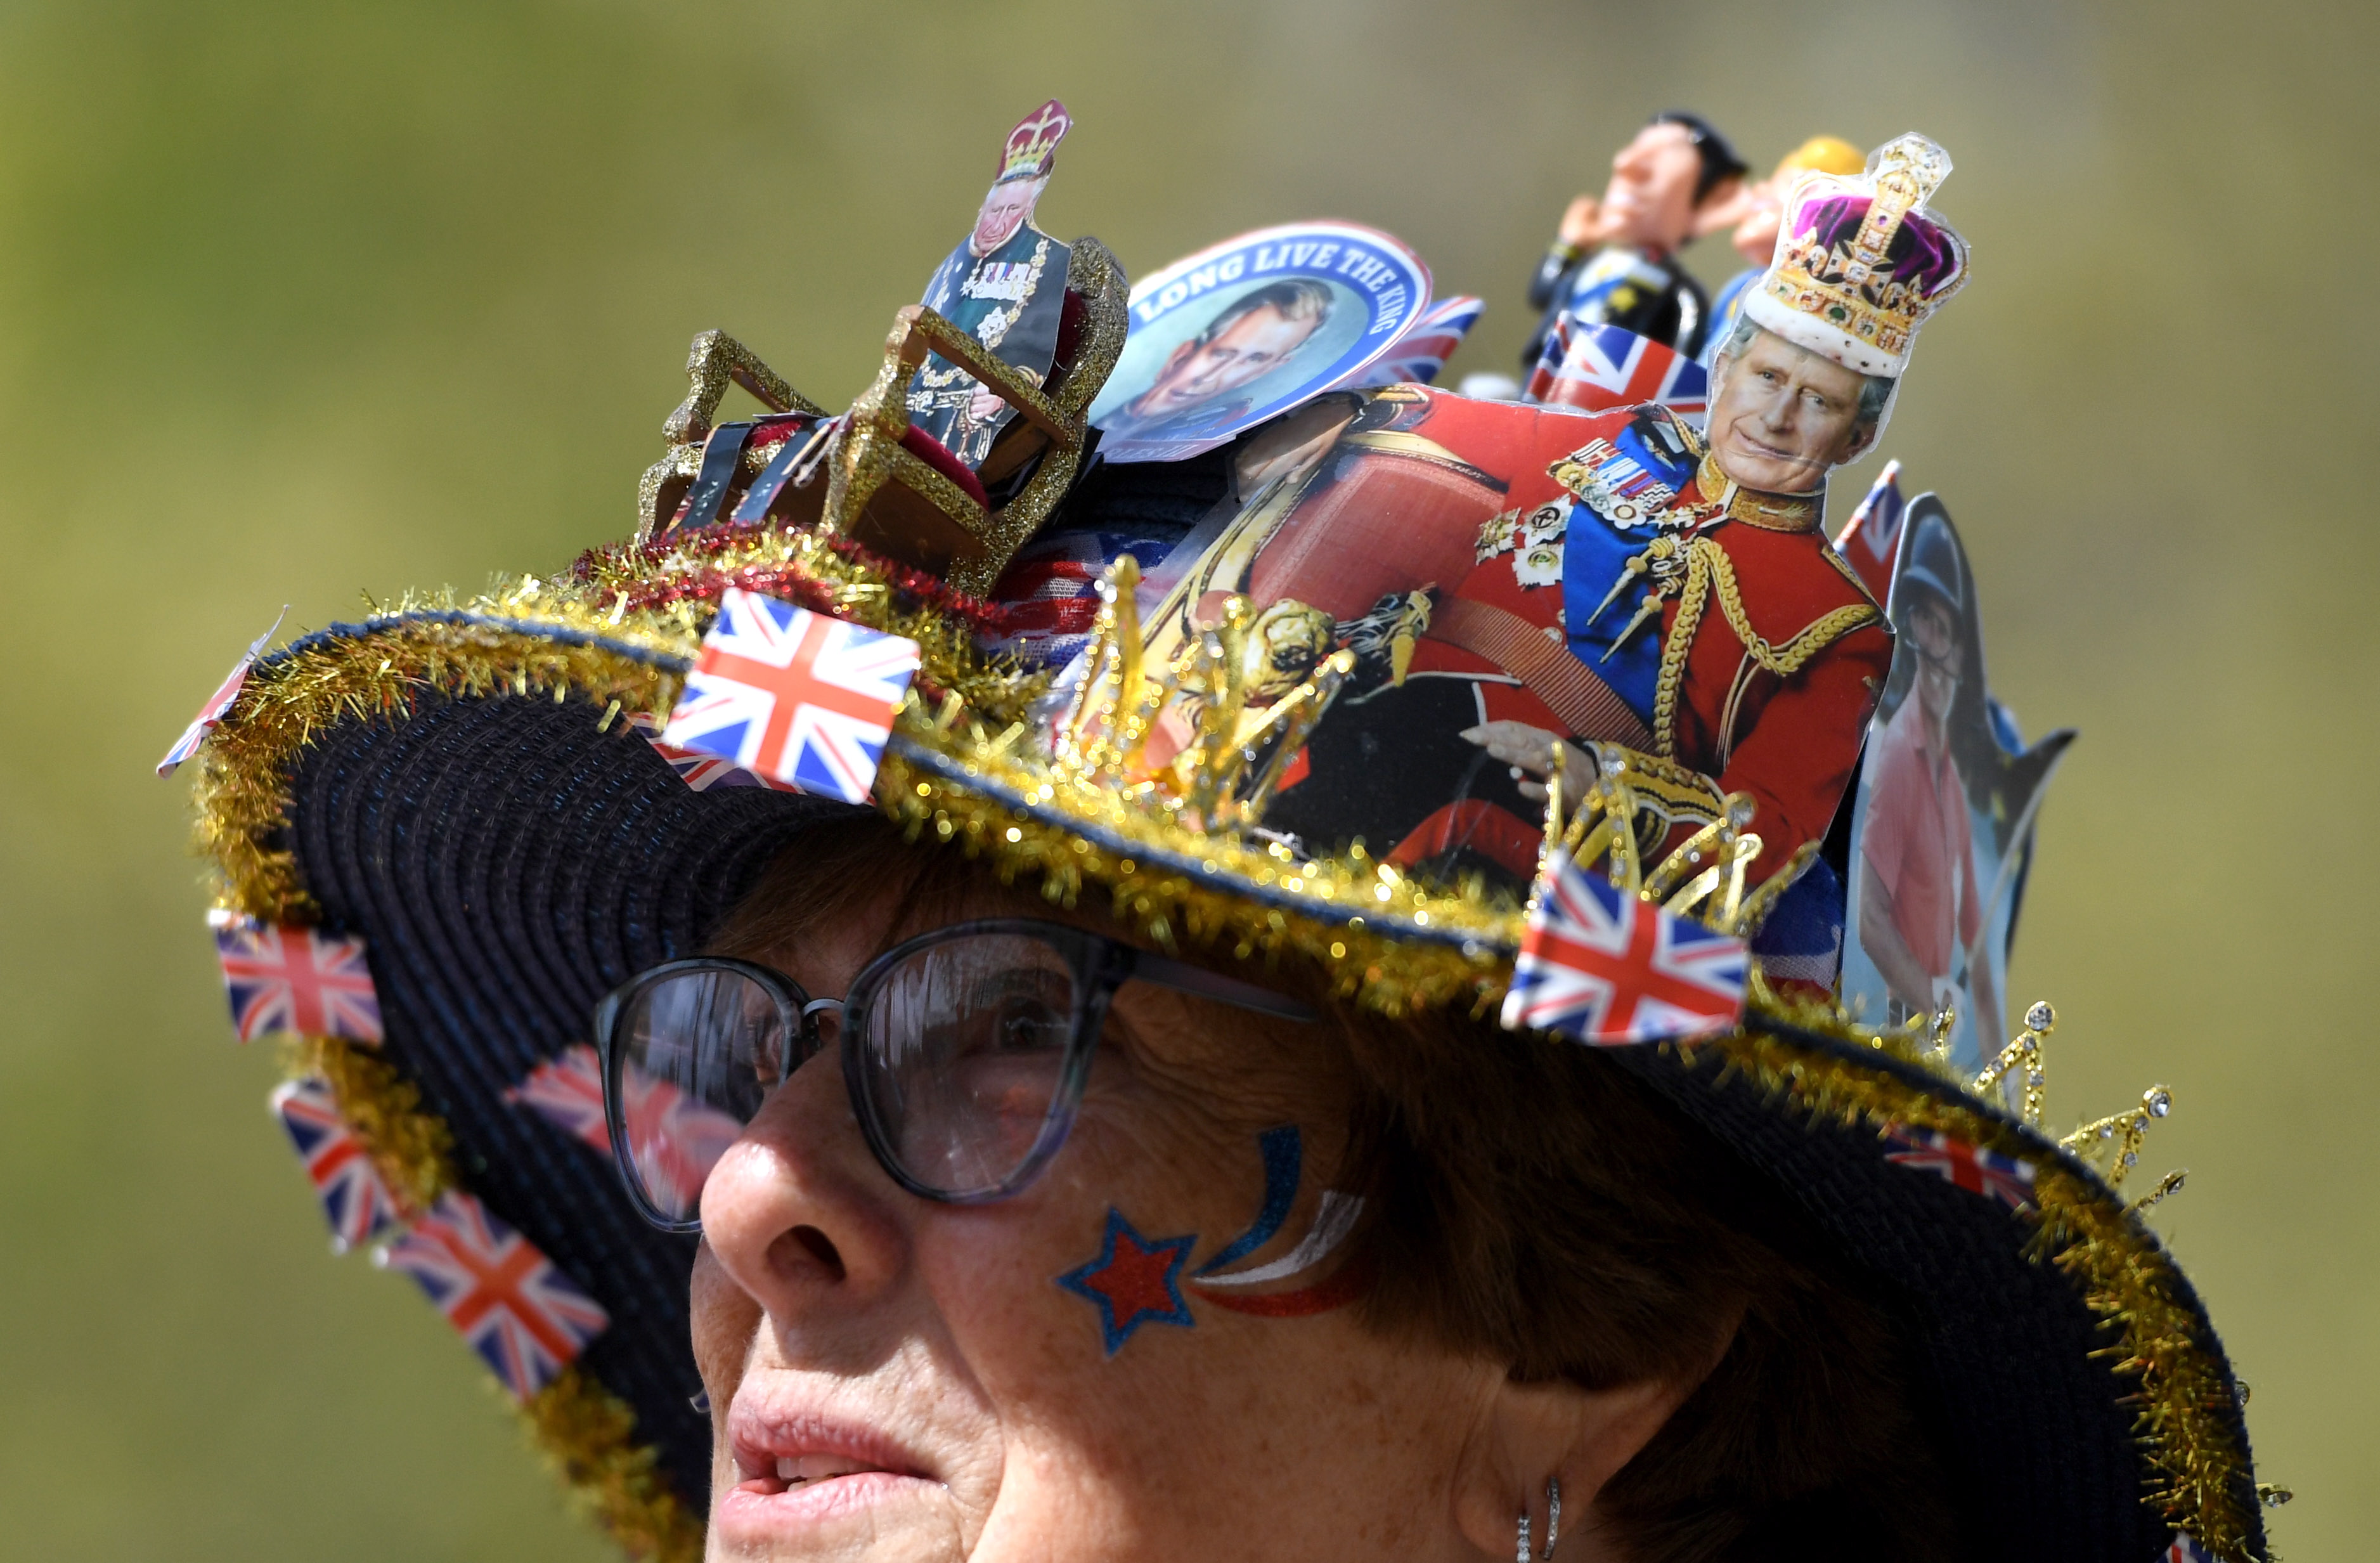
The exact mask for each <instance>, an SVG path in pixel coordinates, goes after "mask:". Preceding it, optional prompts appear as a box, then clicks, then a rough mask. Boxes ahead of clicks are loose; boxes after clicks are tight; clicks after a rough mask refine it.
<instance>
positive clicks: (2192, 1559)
mask: <svg viewBox="0 0 2380 1563" xmlns="http://www.w3.org/2000/svg"><path fill="white" fill-rule="evenodd" d="M2157 1563H2216V1559H2215V1554H2213V1553H2211V1552H2209V1551H2207V1550H2206V1549H2205V1548H2204V1547H2203V1546H2201V1545H2198V1538H2197V1537H2195V1536H2189V1535H2184V1534H2183V1533H2182V1532H2179V1531H2177V1532H2174V1536H2173V1545H2171V1546H2169V1547H2167V1548H2166V1549H2165V1550H2164V1551H2163V1552H2161V1553H2159V1554H2158V1555H2157Z"/></svg>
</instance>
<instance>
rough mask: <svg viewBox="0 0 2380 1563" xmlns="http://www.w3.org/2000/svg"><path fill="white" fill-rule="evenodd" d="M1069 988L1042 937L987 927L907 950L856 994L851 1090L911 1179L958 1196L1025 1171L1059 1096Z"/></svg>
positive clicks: (1071, 1001) (1001, 1184)
mask: <svg viewBox="0 0 2380 1563" xmlns="http://www.w3.org/2000/svg"><path fill="white" fill-rule="evenodd" d="M1076 989H1077V984H1076V983H1075V973H1074V970H1073V966H1072V963H1071V962H1070V961H1069V960H1068V959H1067V958H1066V957H1065V955H1064V954H1063V953H1062V952H1061V951H1060V950H1059V949H1057V948H1056V947H1055V946H1052V945H1051V944H1050V943H1049V942H1048V941H1047V940H1045V939H1042V938H1039V937H1036V936H1033V935H1031V934H991V933H983V934H972V935H970V936H968V937H966V938H965V939H960V940H953V941H952V942H950V943H948V944H937V945H930V946H926V947H923V948H920V949H917V950H913V951H911V952H909V953H908V954H907V955H905V956H904V957H901V958H900V959H896V960H894V961H893V962H892V964H891V965H889V966H887V967H885V968H883V969H881V970H880V973H879V974H878V978H877V980H876V981H873V982H870V983H868V991H867V992H865V993H864V994H863V993H859V992H855V993H854V994H853V995H852V996H853V1000H854V1010H855V1012H856V1013H855V1015H854V1023H856V1025H857V1026H858V1027H859V1028H860V1031H859V1034H858V1037H857V1042H858V1044H859V1046H858V1047H857V1049H856V1052H857V1055H858V1057H857V1068H858V1074H859V1079H858V1082H857V1088H858V1092H859V1093H860V1095H861V1096H862V1098H863V1100H864V1105H865V1107H866V1109H867V1110H868V1112H869V1113H870V1115H871V1116H872V1117H874V1118H875V1120H876V1127H877V1130H878V1133H879V1137H880V1140H881V1142H882V1144H881V1146H880V1150H881V1152H882V1154H885V1155H887V1156H888V1157H889V1158H890V1159H891V1160H892V1161H893V1162H895V1163H897V1164H898V1166H897V1170H898V1171H899V1172H900V1173H902V1174H904V1175H905V1177H906V1178H907V1180H908V1181H909V1182H911V1183H912V1184H915V1185H918V1186H922V1187H924V1188H926V1189H929V1190H931V1191H934V1192H935V1193H938V1194H941V1195H945V1196H949V1197H953V1198H961V1199H964V1198H966V1197H968V1196H970V1195H976V1196H980V1195H986V1194H990V1193H994V1192H998V1191H1003V1190H1005V1189H1006V1188H1007V1187H1008V1186H1009V1185H1010V1184H1011V1183H1012V1182H1013V1181H1014V1179H1015V1178H1017V1176H1018V1175H1019V1174H1020V1173H1022V1172H1023V1171H1024V1170H1025V1169H1026V1166H1027V1164H1028V1163H1029V1162H1030V1161H1031V1160H1032V1158H1033V1154H1034V1151H1035V1149H1036V1148H1037V1147H1038V1146H1039V1145H1040V1144H1041V1142H1042V1141H1043V1139H1044V1136H1045V1133H1046V1131H1047V1130H1049V1128H1050V1118H1051V1117H1052V1114H1053V1108H1054V1107H1055V1105H1057V1103H1058V1101H1059V1099H1060V1093H1061V1090H1062V1084H1063V1081H1064V1076H1065V1071H1066V1060H1067V1053H1068V1043H1069V1041H1070V1040H1071V1039H1072V1037H1073V1035H1074V1030H1075V1011H1076V1007H1077V1005H1078V1003H1079V1001H1080V995H1078V993H1077V991H1076ZM863 1006H864V1007H863Z"/></svg>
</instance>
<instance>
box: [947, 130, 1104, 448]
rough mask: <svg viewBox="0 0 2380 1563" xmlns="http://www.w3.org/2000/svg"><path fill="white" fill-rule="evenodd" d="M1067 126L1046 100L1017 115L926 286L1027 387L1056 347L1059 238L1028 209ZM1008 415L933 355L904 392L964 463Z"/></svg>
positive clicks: (1042, 374)
mask: <svg viewBox="0 0 2380 1563" xmlns="http://www.w3.org/2000/svg"><path fill="white" fill-rule="evenodd" d="M1073 125H1074V120H1073V119H1072V118H1071V117H1070V116H1068V115H1067V113H1066V105H1065V104H1062V103H1060V102H1059V101H1058V100H1057V99H1055V98H1052V99H1050V101H1049V102H1048V103H1046V104H1042V105H1041V106H1040V107H1039V108H1037V109H1035V110H1034V111H1033V112H1032V113H1031V114H1028V115H1026V116H1025V117H1024V118H1023V119H1021V120H1018V121H1017V123H1016V128H1014V130H1011V131H1010V132H1009V133H1008V141H1007V144H1006V146H1005V147H1004V148H1003V149H1002V154H1001V163H1000V177H998V178H997V179H995V180H993V181H992V186H991V189H989V190H987V191H986V192H985V193H984V198H983V206H982V209H981V210H979V211H978V212H977V214H976V219H975V231H974V232H973V233H970V234H969V235H967V237H966V239H965V242H963V243H962V244H960V245H959V247H958V248H957V249H955V250H952V251H951V253H950V256H949V258H948V259H946V260H945V261H943V262H942V263H941V266H940V267H938V268H936V270H935V272H934V275H933V280H932V281H930V282H929V283H928V284H927V285H926V298H925V302H926V305H927V307H928V308H929V309H931V310H932V311H935V312H936V313H937V314H940V315H941V316H943V317H944V318H945V319H947V320H949V321H950V322H951V323H952V324H954V325H956V326H957V327H958V328H959V329H960V330H962V331H965V332H966V333H968V334H969V335H970V336H974V337H975V339H976V340H977V341H978V342H981V343H982V344H983V345H984V346H985V347H987V348H990V349H991V350H992V351H993V352H994V353H996V354H998V355H999V357H1000V360H1001V361H1002V363H1006V364H1009V365H1012V366H1013V367H1014V368H1016V369H1018V370H1021V371H1023V372H1024V373H1025V374H1026V376H1027V377H1029V378H1030V379H1031V380H1032V381H1033V382H1034V383H1035V384H1036V385H1038V384H1040V383H1041V381H1042V380H1043V379H1045V378H1046V377H1047V376H1048V375H1049V372H1050V361H1051V360H1052V359H1054V358H1055V357H1056V355H1057V351H1058V326H1059V322H1060V319H1061V317H1062V314H1063V313H1064V302H1065V290H1066V260H1067V255H1068V246H1067V245H1066V244H1065V243H1064V242H1063V241H1062V240H1060V239H1055V238H1050V236H1049V235H1048V234H1046V233H1043V232H1042V231H1041V230H1040V229H1039V228H1038V227H1036V226H1034V224H1033V211H1034V208H1035V206H1036V205H1037V204H1038V203H1039V201H1040V200H1041V192H1042V191H1043V190H1044V189H1048V188H1049V184H1050V168H1051V167H1052V166H1053V165H1055V164H1056V162H1057V155H1058V142H1059V141H1060V140H1062V139H1063V138H1064V136H1065V134H1066V131H1067V130H1068V129H1069V128H1072V126H1073ZM1011 416H1012V413H1011V412H1010V409H1009V408H1008V405H1007V404H1006V403H1005V402H1003V401H1002V400H1001V399H1000V398H999V397H996V396H994V395H992V394H991V393H990V391H987V390H986V389H984V387H983V386H982V385H981V384H980V383H978V382H977V380H976V378H975V377H974V376H973V375H971V374H969V373H967V372H966V371H965V370H963V369H961V368H959V367H958V366H957V365H956V364H953V363H951V362H949V361H947V360H943V359H941V358H940V357H935V358H930V359H929V360H927V362H926V364H925V367H924V368H922V369H921V370H919V371H918V373H917V382H916V384H915V385H913V386H912V387H911V389H910V392H909V422H910V424H911V426H912V427H914V428H917V429H920V430H922V431H924V432H925V433H928V434H929V435H931V436H932V437H933V438H935V439H937V440H939V441H941V444H942V445H943V446H945V447H946V448H947V449H949V450H950V451H951V453H952V454H953V455H954V456H956V457H957V458H959V459H960V460H962V461H964V462H965V463H966V464H967V465H968V466H970V467H973V466H976V465H978V464H979V463H980V462H981V461H982V460H983V458H984V457H985V455H986V454H987V453H988V452H989V451H990V449H991V441H992V436H993V435H994V434H996V433H999V432H1000V428H1001V425H1002V423H1004V422H1006V421H1008V419H1009V418H1010V417H1011Z"/></svg>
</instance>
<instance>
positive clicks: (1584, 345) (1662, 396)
mask: <svg viewBox="0 0 2380 1563" xmlns="http://www.w3.org/2000/svg"><path fill="white" fill-rule="evenodd" d="M1523 399H1524V400H1526V401H1533V402H1547V403H1550V404H1552V405H1554V406H1557V407H1576V408H1584V409H1586V410H1588V411H1590V412H1602V411H1607V410H1609V409H1612V408H1618V407H1636V406H1638V405H1640V404H1642V403H1645V402H1659V403H1661V404H1662V405H1663V406H1665V407H1667V408H1669V409H1670V410H1671V411H1673V412H1676V413H1677V414H1679V415H1680V416H1681V417H1682V418H1684V419H1685V420H1686V421H1689V422H1691V423H1694V425H1696V426H1697V427H1699V426H1700V425H1701V423H1702V420H1703V418H1704V416H1705V415H1706V413H1708V412H1709V411H1710V377H1709V375H1707V374H1706V373H1705V372H1703V367H1702V365H1700V364H1698V363H1696V362H1695V361H1694V360H1692V359H1690V358H1688V357H1686V356H1685V355H1684V354H1683V353H1681V352H1679V351H1677V350H1676V349H1675V348H1665V347H1663V346H1662V345H1661V344H1660V343H1658V342H1656V341H1654V340H1653V339H1652V338H1650V337H1648V336H1637V335H1636V334H1635V333H1634V332H1633V331H1623V330H1621V328H1620V327H1619V326H1616V325H1583V324H1579V322H1578V321H1577V320H1576V318H1575V317H1573V316H1571V315H1567V314H1566V315H1563V316H1562V317H1561V318H1560V320H1558V321H1556V322H1555V323H1554V328H1553V329H1552V330H1551V331H1549V332H1548V333H1547V334H1546V344H1545V347H1544V348H1542V349H1540V350H1539V352H1538V354H1537V366H1536V369H1535V370H1533V371H1532V372H1530V374H1529V385H1528V389H1527V391H1526V392H1525V393H1524V397H1523Z"/></svg>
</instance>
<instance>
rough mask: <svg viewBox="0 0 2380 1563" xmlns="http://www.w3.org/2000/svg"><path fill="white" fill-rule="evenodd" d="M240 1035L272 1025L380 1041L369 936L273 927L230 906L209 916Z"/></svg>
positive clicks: (249, 1036)
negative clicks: (365, 939) (367, 947)
mask: <svg viewBox="0 0 2380 1563" xmlns="http://www.w3.org/2000/svg"><path fill="white" fill-rule="evenodd" d="M208 922H211V923H212V925H213V927H214V933H215V958H216V959H218V960H219V961H221V962H222V965H223V976H224V988H225V992H227V993H228V994H229V995H231V1020H232V1025H233V1026H234V1028H236V1029H237V1031H238V1032H239V1040H240V1041H242V1042H253V1041H254V1040H255V1039H256V1038H258V1037H260V1036H262V1035H263V1034H264V1033H265V1032H296V1033H297V1034H298V1035H300V1036H338V1037H345V1038H346V1039H347V1040H348V1041H350V1042H370V1043H376V1042H378V1041H380V1040H381V1023H380V998H379V996H378V995H376V994H374V993H373V991H372V980H371V971H370V968H369V967H368V966H366V965H365V964H364V942H363V940H361V939H359V938H356V937H353V936H348V937H344V938H342V937H335V936H334V935H332V934H323V933H320V932H318V931H316V930H315V929H311V928H295V927H269V926H267V925H265V924H263V923H260V922H255V921H254V920H253V919H250V918H245V917H241V916H238V915H237V914H236V913H231V912H216V913H214V914H212V915H211V916H210V917H209V918H208Z"/></svg>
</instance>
